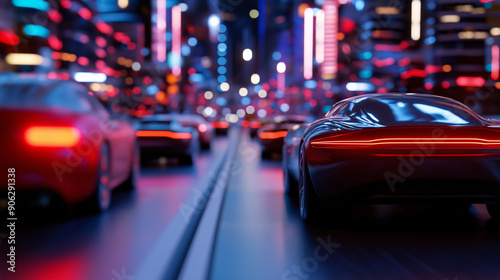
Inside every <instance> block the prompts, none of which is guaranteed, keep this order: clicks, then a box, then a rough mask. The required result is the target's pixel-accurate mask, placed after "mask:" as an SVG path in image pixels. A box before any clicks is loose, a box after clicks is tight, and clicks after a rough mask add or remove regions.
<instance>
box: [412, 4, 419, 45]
mask: <svg viewBox="0 0 500 280" xmlns="http://www.w3.org/2000/svg"><path fill="white" fill-rule="evenodd" d="M421 17H422V3H421V2H420V0H413V2H411V39H412V40H413V41H418V40H419V39H420V21H421Z"/></svg>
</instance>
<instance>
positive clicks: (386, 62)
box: [373, 57, 396, 67]
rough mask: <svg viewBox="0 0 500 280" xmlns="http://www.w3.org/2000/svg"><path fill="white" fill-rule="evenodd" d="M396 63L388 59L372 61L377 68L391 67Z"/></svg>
mask: <svg viewBox="0 0 500 280" xmlns="http://www.w3.org/2000/svg"><path fill="white" fill-rule="evenodd" d="M395 62H396V60H394V58H392V57H389V58H386V59H374V61H373V64H375V66H377V67H386V66H391V65H393V64H394V63H395Z"/></svg>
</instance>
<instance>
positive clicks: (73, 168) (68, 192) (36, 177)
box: [0, 74, 139, 212]
mask: <svg viewBox="0 0 500 280" xmlns="http://www.w3.org/2000/svg"><path fill="white" fill-rule="evenodd" d="M0 119H1V120H2V135H3V136H2V139H1V140H0V145H1V147H2V156H3V160H2V161H1V162H0V167H1V168H2V169H3V170H7V169H8V168H14V169H15V183H16V191H17V196H18V199H17V201H20V202H23V203H26V204H28V205H29V206H30V207H33V209H38V208H45V207H48V206H51V205H52V204H56V203H58V202H64V203H67V204H77V203H78V204H79V203H81V202H85V203H84V204H83V205H86V206H87V207H86V208H85V209H84V210H86V211H88V212H100V211H104V210H106V209H107V208H108V207H109V205H110V199H111V191H112V190H113V189H114V188H116V187H118V186H120V185H122V186H123V188H125V189H127V188H128V189H133V188H134V186H135V180H136V177H137V175H138V172H139V171H138V170H139V169H138V158H139V154H138V149H137V145H136V136H135V130H134V129H133V127H132V125H131V124H130V123H129V122H128V121H125V120H121V119H116V118H112V117H111V116H110V114H109V113H108V112H107V111H106V109H105V108H104V107H103V106H102V105H101V104H100V102H99V101H98V100H97V98H95V97H94V96H92V95H91V94H89V91H88V89H86V88H85V87H84V86H82V85H80V84H78V83H76V82H72V81H64V80H51V79H47V78H46V77H43V76H36V75H35V76H32V75H25V74H7V75H3V76H1V77H0ZM6 193H7V192H5V194H6ZM21 197H24V199H19V198H21ZM2 198H3V197H2ZM2 205H5V204H4V203H3V202H2ZM0 208H1V207H0Z"/></svg>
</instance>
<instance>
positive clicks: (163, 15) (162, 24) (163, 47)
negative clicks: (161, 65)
mask: <svg viewBox="0 0 500 280" xmlns="http://www.w3.org/2000/svg"><path fill="white" fill-rule="evenodd" d="M166 1H167V0H157V1H156V7H157V10H156V44H155V47H156V59H157V60H158V62H165V61H166V60H167V42H166V33H167V2H166Z"/></svg>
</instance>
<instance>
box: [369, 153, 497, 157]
mask: <svg viewBox="0 0 500 280" xmlns="http://www.w3.org/2000/svg"><path fill="white" fill-rule="evenodd" d="M373 155H374V156H377V157H400V156H401V157H414V156H418V155H419V154H373ZM421 155H422V156H426V157H478V156H493V155H498V154H495V153H482V154H464V153H460V154H424V153H422V154H421Z"/></svg>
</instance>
